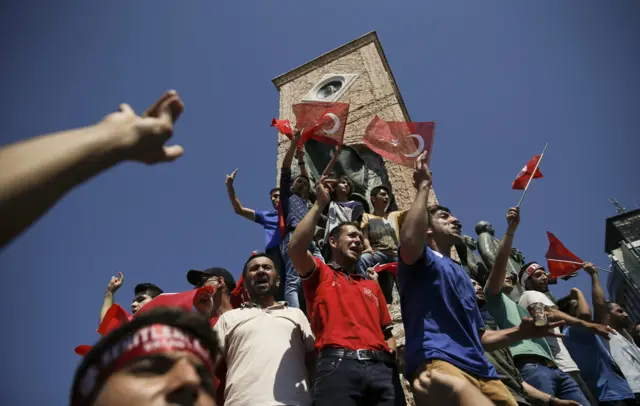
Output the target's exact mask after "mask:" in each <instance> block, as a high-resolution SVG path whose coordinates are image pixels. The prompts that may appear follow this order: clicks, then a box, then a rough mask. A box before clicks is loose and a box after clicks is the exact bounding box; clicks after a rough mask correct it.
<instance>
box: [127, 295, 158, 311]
mask: <svg viewBox="0 0 640 406" xmlns="http://www.w3.org/2000/svg"><path fill="white" fill-rule="evenodd" d="M152 299H153V298H152V297H151V296H150V295H149V294H148V293H141V294H139V295H136V297H135V298H133V302H132V303H131V313H133V314H135V313H136V312H137V311H139V310H140V309H142V307H143V306H144V305H146V304H147V303H149V302H150V301H151V300H152Z"/></svg>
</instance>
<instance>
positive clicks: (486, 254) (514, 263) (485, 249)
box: [476, 221, 525, 301]
mask: <svg viewBox="0 0 640 406" xmlns="http://www.w3.org/2000/svg"><path fill="white" fill-rule="evenodd" d="M495 233H496V232H495V230H494V228H493V226H492V225H491V224H489V222H487V221H479V222H478V223H477V224H476V234H477V235H478V251H479V252H480V256H481V257H482V261H483V262H484V264H485V265H486V267H487V269H488V270H491V269H492V268H493V264H494V263H495V262H496V255H497V254H498V248H499V247H500V240H498V239H497V238H496V237H495ZM524 263H525V261H524V255H522V253H521V252H520V251H519V250H518V249H516V248H512V249H511V255H510V257H509V261H508V262H507V275H515V278H516V280H518V274H519V273H520V268H522V265H524ZM522 292H523V289H522V286H520V285H519V284H515V285H514V288H513V292H512V293H511V298H512V299H514V300H516V301H517V299H519V298H520V296H521V295H522Z"/></svg>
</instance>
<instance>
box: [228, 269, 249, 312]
mask: <svg viewBox="0 0 640 406" xmlns="http://www.w3.org/2000/svg"><path fill="white" fill-rule="evenodd" d="M249 301H250V299H249V292H247V290H246V289H245V288H244V285H243V278H242V275H240V278H238V283H236V287H235V289H233V291H232V292H231V307H233V308H234V309H237V308H239V307H240V306H242V304H243V303H247V302H249Z"/></svg>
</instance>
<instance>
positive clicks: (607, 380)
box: [558, 262, 636, 406]
mask: <svg viewBox="0 0 640 406" xmlns="http://www.w3.org/2000/svg"><path fill="white" fill-rule="evenodd" d="M584 268H585V270H587V271H588V272H589V271H595V267H594V266H593V264H591V263H589V262H587V263H585V265H584ZM558 309H559V310H561V311H563V312H565V313H567V314H569V315H571V316H573V317H576V318H579V319H581V320H585V321H588V322H590V321H591V309H590V308H589V304H588V303H587V300H586V299H585V297H584V295H583V294H582V292H581V291H580V290H579V289H578V288H573V289H571V293H569V296H566V297H564V298H562V299H560V300H558ZM563 332H564V333H565V335H566V337H565V338H564V340H563V341H564V345H565V347H567V349H568V350H569V353H570V354H571V358H573V360H574V361H575V363H576V364H578V368H580V374H581V375H582V379H583V380H584V381H585V383H586V384H587V386H588V387H589V390H590V391H591V393H593V394H594V395H595V396H596V397H597V398H598V403H599V405H600V406H624V405H635V404H636V400H635V396H634V394H633V392H632V391H631V388H630V387H629V384H628V383H627V380H626V379H625V377H624V375H623V374H622V371H621V370H620V367H618V365H617V364H616V363H615V361H614V360H613V358H612V357H611V354H610V353H609V350H608V349H607V346H606V345H605V344H604V342H603V339H601V338H600V337H598V336H597V335H596V334H594V333H593V332H592V331H589V330H587V329H585V328H584V327H581V326H578V325H575V326H567V327H565V328H564V331H563ZM611 334H616V333H615V332H612V333H611Z"/></svg>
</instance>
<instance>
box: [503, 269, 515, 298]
mask: <svg viewBox="0 0 640 406" xmlns="http://www.w3.org/2000/svg"><path fill="white" fill-rule="evenodd" d="M516 283H517V282H516V276H515V275H514V274H507V275H505V277H504V283H503V284H502V293H504V294H505V295H507V296H509V295H510V294H511V292H513V288H514V286H515V285H516Z"/></svg>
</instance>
